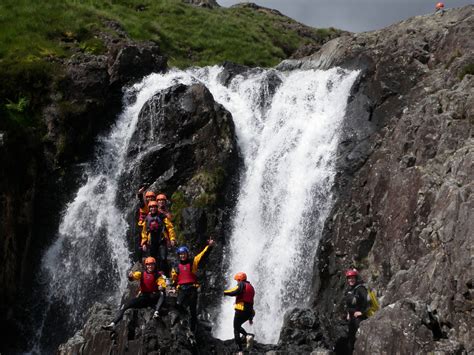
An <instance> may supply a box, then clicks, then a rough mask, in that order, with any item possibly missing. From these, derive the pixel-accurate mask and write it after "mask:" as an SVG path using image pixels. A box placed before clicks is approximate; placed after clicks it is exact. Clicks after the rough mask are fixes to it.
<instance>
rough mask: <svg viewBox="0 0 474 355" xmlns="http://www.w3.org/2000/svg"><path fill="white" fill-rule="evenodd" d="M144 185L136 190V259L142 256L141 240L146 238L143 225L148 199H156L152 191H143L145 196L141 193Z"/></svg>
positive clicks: (140, 258)
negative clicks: (137, 230)
mask: <svg viewBox="0 0 474 355" xmlns="http://www.w3.org/2000/svg"><path fill="white" fill-rule="evenodd" d="M145 190H146V189H145V187H142V188H141V189H140V190H138V192H137V199H138V206H139V210H138V227H139V233H138V237H137V243H136V245H137V248H136V250H137V253H136V254H137V260H140V261H141V260H142V258H143V257H144V254H143V248H142V241H143V240H144V239H147V232H146V225H145V219H146V216H147V215H148V212H149V211H148V203H149V202H150V201H154V200H155V199H156V194H155V193H154V192H153V191H147V192H146V193H145V196H143V193H144V192H145Z"/></svg>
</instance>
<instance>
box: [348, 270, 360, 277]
mask: <svg viewBox="0 0 474 355" xmlns="http://www.w3.org/2000/svg"><path fill="white" fill-rule="evenodd" d="M357 275H359V272H358V271H357V270H356V269H349V270H347V271H346V277H352V276H356V277H357Z"/></svg>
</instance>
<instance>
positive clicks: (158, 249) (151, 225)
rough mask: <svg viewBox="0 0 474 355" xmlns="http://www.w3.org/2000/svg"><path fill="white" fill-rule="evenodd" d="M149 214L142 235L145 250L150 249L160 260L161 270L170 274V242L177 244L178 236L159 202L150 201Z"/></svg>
mask: <svg viewBox="0 0 474 355" xmlns="http://www.w3.org/2000/svg"><path fill="white" fill-rule="evenodd" d="M148 209H149V212H148V215H147V216H146V218H145V228H146V235H145V238H143V236H142V242H141V245H142V249H143V251H145V252H146V251H147V250H149V253H150V256H152V257H154V258H157V259H158V260H159V270H161V271H164V272H165V274H166V275H169V266H168V244H171V245H172V246H174V245H175V244H176V236H175V233H174V227H173V224H172V223H171V221H170V220H169V219H168V218H167V217H166V216H165V215H163V214H161V213H159V212H158V203H157V202H156V201H154V200H153V201H150V202H149V203H148Z"/></svg>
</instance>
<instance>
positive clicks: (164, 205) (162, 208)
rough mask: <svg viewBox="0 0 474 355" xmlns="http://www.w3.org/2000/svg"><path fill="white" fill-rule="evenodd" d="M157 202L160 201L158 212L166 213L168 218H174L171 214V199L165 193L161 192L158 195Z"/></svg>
mask: <svg viewBox="0 0 474 355" xmlns="http://www.w3.org/2000/svg"><path fill="white" fill-rule="evenodd" d="M156 202H157V203H158V212H160V213H162V214H164V215H165V216H166V218H168V219H169V220H170V221H172V220H173V215H172V214H171V212H170V210H169V207H168V206H169V201H168V198H167V197H166V195H165V194H163V193H160V194H158V195H156Z"/></svg>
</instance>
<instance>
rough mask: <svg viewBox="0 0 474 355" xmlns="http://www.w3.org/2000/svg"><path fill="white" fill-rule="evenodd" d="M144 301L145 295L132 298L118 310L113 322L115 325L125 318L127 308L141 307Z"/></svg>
mask: <svg viewBox="0 0 474 355" xmlns="http://www.w3.org/2000/svg"><path fill="white" fill-rule="evenodd" d="M142 303H143V297H142V296H138V297H137V298H132V299H131V300H130V301H128V302H127V303H126V304H125V305H123V306H122V307H121V308H120V310H119V311H118V313H117V315H116V316H115V318H114V320H113V323H114V324H115V325H117V324H118V322H120V321H121V320H122V318H123V315H124V313H125V311H126V310H127V309H130V308H140V305H141V304H142Z"/></svg>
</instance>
